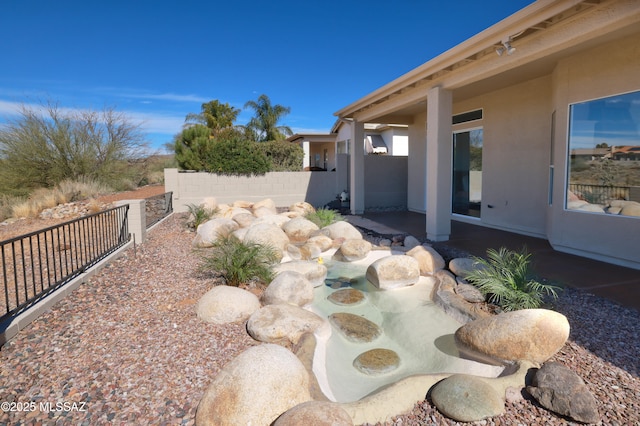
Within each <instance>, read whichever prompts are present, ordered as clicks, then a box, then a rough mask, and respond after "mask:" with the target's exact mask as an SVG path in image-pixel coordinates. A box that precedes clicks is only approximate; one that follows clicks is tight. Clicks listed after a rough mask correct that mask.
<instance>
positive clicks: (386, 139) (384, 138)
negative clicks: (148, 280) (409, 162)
mask: <svg viewBox="0 0 640 426" xmlns="http://www.w3.org/2000/svg"><path fill="white" fill-rule="evenodd" d="M351 128H352V120H351V119H344V120H340V119H338V120H336V123H335V124H334V125H333V128H332V129H331V133H335V134H336V152H337V153H338V154H348V153H349V143H348V142H349V141H350V137H351V131H352V130H351ZM408 129H409V126H407V125H406V124H379V123H364V137H363V147H364V152H365V153H366V154H387V155H393V156H407V155H409V131H408Z"/></svg>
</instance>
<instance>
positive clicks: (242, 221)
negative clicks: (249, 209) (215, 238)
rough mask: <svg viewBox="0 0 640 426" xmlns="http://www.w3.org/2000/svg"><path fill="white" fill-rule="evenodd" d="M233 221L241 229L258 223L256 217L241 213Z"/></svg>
mask: <svg viewBox="0 0 640 426" xmlns="http://www.w3.org/2000/svg"><path fill="white" fill-rule="evenodd" d="M232 219H233V220H234V221H235V222H236V223H237V224H238V225H239V226H240V227H241V228H248V227H249V226H251V225H252V224H253V222H255V221H256V217H255V216H254V215H252V214H251V213H240V214H237V215H235V216H233V217H232Z"/></svg>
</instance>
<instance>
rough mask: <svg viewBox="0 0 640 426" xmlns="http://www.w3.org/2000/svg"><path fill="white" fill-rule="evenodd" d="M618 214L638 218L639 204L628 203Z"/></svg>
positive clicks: (639, 212)
mask: <svg viewBox="0 0 640 426" xmlns="http://www.w3.org/2000/svg"><path fill="white" fill-rule="evenodd" d="M620 214H621V215H624V216H636V217H637V216H640V203H637V202H634V201H628V202H627V204H625V206H624V207H622V210H620Z"/></svg>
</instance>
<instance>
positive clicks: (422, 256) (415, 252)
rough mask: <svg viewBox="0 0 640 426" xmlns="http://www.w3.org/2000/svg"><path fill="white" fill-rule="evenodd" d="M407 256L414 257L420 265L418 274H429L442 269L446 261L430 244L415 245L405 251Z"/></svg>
mask: <svg viewBox="0 0 640 426" xmlns="http://www.w3.org/2000/svg"><path fill="white" fill-rule="evenodd" d="M406 254H407V256H411V257H414V258H415V259H416V260H417V261H418V264H419V265H420V275H430V274H433V273H434V272H436V271H439V270H441V269H444V267H445V266H446V263H445V261H444V259H443V258H442V256H441V255H440V253H438V252H437V251H436V249H434V248H433V247H430V246H415V247H414V248H412V249H411V250H409V251H408V252H407V253H406Z"/></svg>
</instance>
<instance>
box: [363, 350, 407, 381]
mask: <svg viewBox="0 0 640 426" xmlns="http://www.w3.org/2000/svg"><path fill="white" fill-rule="evenodd" d="M353 366H354V367H355V368H356V369H357V370H358V371H360V372H362V373H364V374H367V375H369V376H377V375H380V374H386V373H391V372H392V371H394V370H396V369H397V368H398V367H399V366H400V357H399V356H398V354H397V353H396V352H395V351H392V350H391V349H382V348H376V349H371V350H368V351H366V352H363V353H361V354H360V355H358V356H357V357H356V359H354V360H353Z"/></svg>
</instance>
